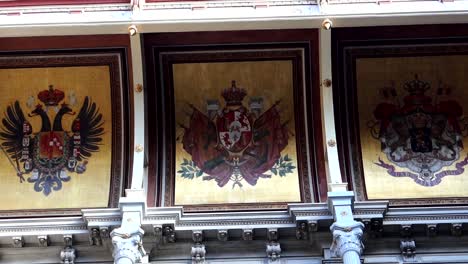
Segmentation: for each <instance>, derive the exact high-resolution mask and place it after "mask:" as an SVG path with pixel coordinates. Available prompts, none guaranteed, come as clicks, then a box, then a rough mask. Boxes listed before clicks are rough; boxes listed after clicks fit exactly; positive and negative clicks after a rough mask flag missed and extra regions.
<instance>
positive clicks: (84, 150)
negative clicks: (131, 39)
mask: <svg viewBox="0 0 468 264" xmlns="http://www.w3.org/2000/svg"><path fill="white" fill-rule="evenodd" d="M46 107H48V105H47V104H46ZM65 115H76V113H74V112H73V110H72V109H71V108H70V107H69V105H68V104H65V103H63V104H61V106H60V108H58V111H57V114H56V115H55V118H54V120H53V123H51V121H50V119H49V115H48V113H47V111H46V110H44V106H43V105H42V104H38V105H37V106H36V107H35V109H34V110H33V111H31V113H29V114H28V117H30V118H33V117H35V116H39V117H40V118H41V123H42V124H41V128H40V130H39V131H34V130H33V128H32V126H31V123H30V122H29V121H28V120H27V118H26V116H25V114H24V113H23V110H22V109H21V106H20V103H19V102H18V101H15V102H14V103H13V104H12V105H10V106H8V107H7V109H6V112H5V117H4V118H3V119H2V125H3V127H2V129H1V131H0V139H1V140H2V141H3V142H2V143H1V146H2V148H3V151H4V152H5V153H6V154H7V155H8V156H9V160H10V163H11V164H12V165H13V166H14V167H15V169H16V171H17V174H18V177H19V178H20V181H21V182H23V180H24V178H23V174H31V176H30V177H29V178H28V181H29V182H34V183H35V184H34V189H35V190H36V191H38V192H41V191H42V192H43V193H44V194H45V195H49V194H50V192H51V191H52V190H56V191H57V190H60V189H61V187H62V181H69V180H70V177H69V176H68V174H67V171H68V172H76V173H83V172H84V171H85V170H86V165H87V163H88V161H87V159H88V158H90V157H91V155H92V153H93V152H97V151H98V150H99V145H100V143H101V141H102V135H103V134H104V128H103V124H104V121H103V118H102V114H101V113H99V109H98V108H97V106H96V103H94V102H91V100H90V99H89V97H88V96H86V97H85V98H84V101H83V105H82V106H81V109H80V111H79V113H78V114H77V115H76V117H75V119H74V120H73V122H72V125H71V128H70V130H68V131H66V130H64V129H63V127H62V119H63V117H64V116H65ZM20 164H22V168H21V166H20Z"/></svg>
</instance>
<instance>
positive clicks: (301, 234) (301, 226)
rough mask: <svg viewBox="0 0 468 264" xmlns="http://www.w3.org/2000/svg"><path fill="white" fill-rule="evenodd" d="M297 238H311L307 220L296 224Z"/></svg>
mask: <svg viewBox="0 0 468 264" xmlns="http://www.w3.org/2000/svg"><path fill="white" fill-rule="evenodd" d="M296 238H297V239H299V240H307V239H308V238H309V234H308V230H307V222H306V221H300V222H297V224H296Z"/></svg>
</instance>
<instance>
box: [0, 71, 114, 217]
mask: <svg viewBox="0 0 468 264" xmlns="http://www.w3.org/2000/svg"><path fill="white" fill-rule="evenodd" d="M49 85H54V88H56V89H60V90H62V91H64V92H65V99H64V101H62V102H67V103H68V94H69V93H70V92H72V91H73V92H74V93H75V96H76V99H77V103H76V105H74V106H72V109H73V110H74V111H75V112H76V113H78V112H79V110H80V108H81V106H82V104H83V100H84V97H85V96H89V97H90V98H91V99H92V101H93V102H95V103H96V105H97V107H98V109H99V111H100V113H102V115H103V120H104V131H105V134H104V135H103V136H102V138H103V141H102V142H101V143H102V144H101V145H100V149H99V152H94V153H92V156H91V158H89V159H88V161H89V163H88V165H87V170H86V172H85V173H83V174H76V173H69V175H70V176H71V180H70V181H69V182H63V185H62V189H61V190H59V191H52V192H51V193H50V194H49V195H48V196H45V195H44V194H43V193H42V192H36V191H34V183H29V182H23V183H20V182H19V178H18V177H17V176H16V171H15V169H14V168H13V166H12V165H11V164H10V163H9V162H8V160H7V158H6V157H5V155H4V154H3V153H0V168H1V169H0V181H1V183H0V210H17V209H56V208H87V207H88V208H89V207H107V204H108V199H109V190H110V177H111V175H110V171H111V170H110V169H111V139H112V129H111V121H112V120H111V101H110V75H109V67H108V66H92V67H53V68H52V67H51V68H24V69H0V109H1V113H0V116H1V118H3V117H4V113H5V111H6V108H7V106H8V105H11V104H12V103H14V101H15V100H18V101H19V102H20V105H21V108H22V110H23V113H24V114H25V115H27V114H28V113H29V112H31V110H32V109H30V108H28V107H27V106H26V102H27V99H28V98H29V97H30V96H34V97H35V99H36V104H37V103H39V102H40V101H39V100H38V99H37V94H38V93H39V92H40V91H42V90H45V89H48V87H49ZM48 113H49V118H50V119H51V122H52V121H53V118H54V117H55V111H54V110H53V109H49V112H48ZM26 118H27V119H28V120H29V121H30V123H31V124H32V126H33V132H34V133H35V132H39V130H40V126H41V122H40V118H39V117H37V116H36V117H26ZM74 118H75V116H70V115H65V116H64V118H63V123H62V124H63V128H64V129H65V130H70V128H71V123H72V122H73V120H74ZM2 126H3V125H2ZM21 168H22V164H21ZM29 176H31V175H30V174H25V175H24V177H25V178H26V179H27V178H28V177H29Z"/></svg>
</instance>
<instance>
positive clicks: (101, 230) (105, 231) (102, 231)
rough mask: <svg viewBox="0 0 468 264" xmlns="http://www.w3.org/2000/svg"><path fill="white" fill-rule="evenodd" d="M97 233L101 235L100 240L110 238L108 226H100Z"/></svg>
mask: <svg viewBox="0 0 468 264" xmlns="http://www.w3.org/2000/svg"><path fill="white" fill-rule="evenodd" d="M99 233H100V234H101V239H106V238H110V233H109V227H108V226H100V227H99Z"/></svg>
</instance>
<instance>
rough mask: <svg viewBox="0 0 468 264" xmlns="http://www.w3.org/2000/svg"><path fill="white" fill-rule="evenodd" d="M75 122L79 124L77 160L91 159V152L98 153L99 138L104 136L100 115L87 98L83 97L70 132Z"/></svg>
mask: <svg viewBox="0 0 468 264" xmlns="http://www.w3.org/2000/svg"><path fill="white" fill-rule="evenodd" d="M76 122H79V134H80V148H79V150H80V154H79V155H78V157H77V160H82V159H86V158H89V157H91V154H92V152H97V151H99V145H100V143H101V142H102V137H101V136H102V135H103V134H104V128H103V125H104V121H103V120H102V114H101V113H99V109H98V108H97V106H96V103H94V102H92V101H91V99H89V97H88V96H86V97H85V99H84V102H83V105H82V106H81V109H80V112H79V113H78V116H77V117H76V118H75V120H74V121H73V123H72V130H74V129H73V124H75V123H76ZM71 147H72V148H73V147H74V144H71Z"/></svg>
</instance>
